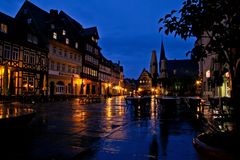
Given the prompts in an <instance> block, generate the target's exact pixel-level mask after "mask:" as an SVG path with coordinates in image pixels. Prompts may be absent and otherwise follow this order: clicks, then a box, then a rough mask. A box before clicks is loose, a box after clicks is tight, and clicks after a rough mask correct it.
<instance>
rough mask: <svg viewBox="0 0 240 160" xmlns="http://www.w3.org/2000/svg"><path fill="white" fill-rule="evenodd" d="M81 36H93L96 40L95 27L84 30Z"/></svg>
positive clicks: (97, 36)
mask: <svg viewBox="0 0 240 160" xmlns="http://www.w3.org/2000/svg"><path fill="white" fill-rule="evenodd" d="M82 35H83V36H87V37H91V36H94V37H96V38H97V39H99V35H98V31H97V27H91V28H85V29H84V31H83V33H82Z"/></svg>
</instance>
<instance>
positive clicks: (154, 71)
mask: <svg viewBox="0 0 240 160" xmlns="http://www.w3.org/2000/svg"><path fill="white" fill-rule="evenodd" d="M150 73H151V75H152V78H153V77H155V76H157V75H158V62H157V55H156V51H155V50H153V51H152V57H151V62H150Z"/></svg>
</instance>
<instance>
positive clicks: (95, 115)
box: [0, 97, 199, 160]
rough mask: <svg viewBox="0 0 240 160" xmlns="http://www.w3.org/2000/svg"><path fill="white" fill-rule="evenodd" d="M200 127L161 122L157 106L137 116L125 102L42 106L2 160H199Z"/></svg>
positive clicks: (6, 142)
mask: <svg viewBox="0 0 240 160" xmlns="http://www.w3.org/2000/svg"><path fill="white" fill-rule="evenodd" d="M198 127H199V126H195V124H194V123H192V122H191V121H190V120H189V119H185V118H178V117H177V118H176V117H170V118H168V117H165V118H163V117H161V115H160V114H159V112H158V108H157V106H156V105H155V102H153V101H152V103H151V105H150V106H149V108H146V109H144V110H140V111H134V110H133V108H132V107H126V105H125V100H124V98H123V97H114V98H109V99H107V101H106V102H103V103H96V104H88V105H80V104H79V103H78V101H77V100H75V101H72V102H56V103H48V104H42V106H39V111H38V114H37V116H36V118H35V120H34V121H33V123H32V125H31V126H30V127H28V128H25V129H24V130H21V131H19V130H18V131H17V132H16V131H13V132H11V131H9V133H8V134H7V135H1V136H2V137H3V136H4V137H6V138H5V139H3V140H2V143H1V144H2V146H4V147H1V148H3V149H1V150H0V154H1V155H3V156H6V157H7V159H27V160H28V159H91V160H95V159H96V160H108V159H184V160H185V159H194V160H196V159H199V157H198V154H197V153H196V151H195V149H194V148H193V145H192V138H193V137H195V136H196V135H197V134H198V131H199V128H198Z"/></svg>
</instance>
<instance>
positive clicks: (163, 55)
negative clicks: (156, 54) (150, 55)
mask: <svg viewBox="0 0 240 160" xmlns="http://www.w3.org/2000/svg"><path fill="white" fill-rule="evenodd" d="M161 60H167V58H166V55H165V49H164V45H163V41H162V45H161V53H160V61H161Z"/></svg>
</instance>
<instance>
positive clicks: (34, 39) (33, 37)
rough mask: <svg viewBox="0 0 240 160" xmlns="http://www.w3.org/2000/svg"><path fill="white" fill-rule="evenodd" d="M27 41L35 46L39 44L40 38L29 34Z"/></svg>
mask: <svg viewBox="0 0 240 160" xmlns="http://www.w3.org/2000/svg"><path fill="white" fill-rule="evenodd" d="M27 41H28V42H31V43H34V44H38V38H37V37H36V36H35V35H32V34H30V33H29V34H27Z"/></svg>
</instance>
